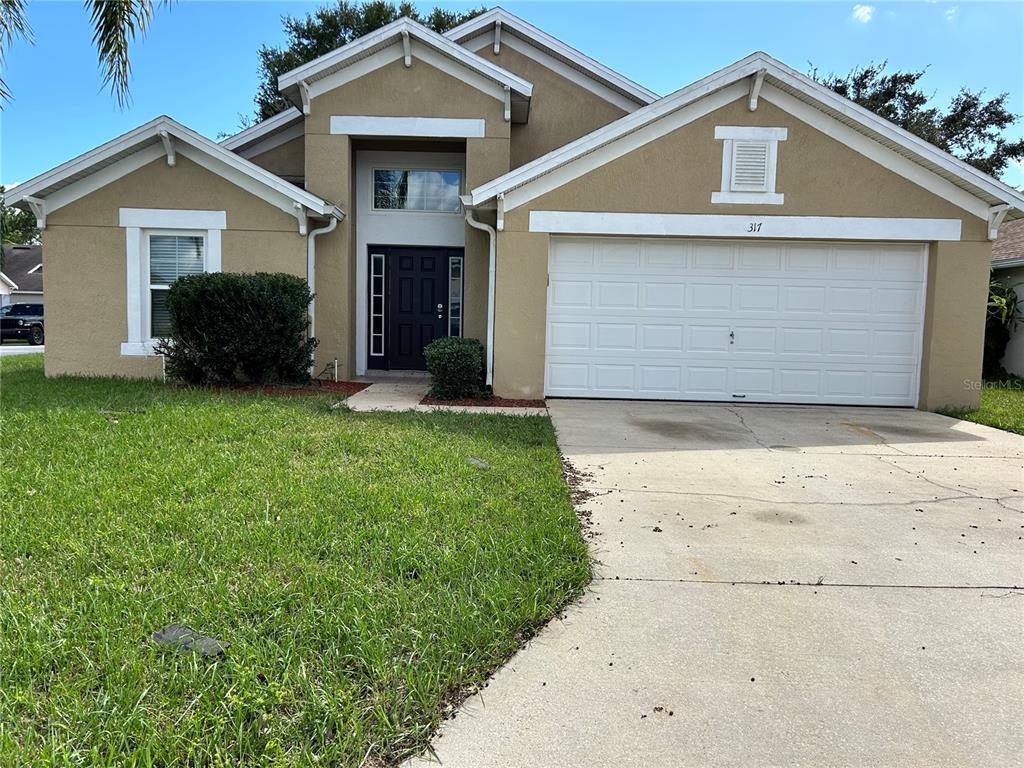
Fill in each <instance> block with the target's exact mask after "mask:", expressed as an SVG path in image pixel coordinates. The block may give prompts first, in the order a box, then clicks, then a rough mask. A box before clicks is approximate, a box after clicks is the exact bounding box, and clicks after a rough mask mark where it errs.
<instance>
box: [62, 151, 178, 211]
mask: <svg viewBox="0 0 1024 768" xmlns="http://www.w3.org/2000/svg"><path fill="white" fill-rule="evenodd" d="M161 157H164V148H163V146H162V145H160V144H150V145H149V146H148V147H143V148H142V149H140V150H139V151H138V152H135V153H134V154H131V155H128V156H127V157H125V158H122V159H121V160H118V161H117V162H116V163H113V164H111V165H107V166H104V167H103V168H100V169H99V170H98V171H96V172H94V173H91V174H89V175H88V176H85V177H83V178H81V179H79V180H78V181H76V182H75V183H74V184H69V185H68V186H66V187H61V188H60V189H58V190H57V191H56V192H53V193H51V194H50V195H48V196H47V197H46V210H47V212H48V213H53V212H54V211H56V210H59V209H60V208H63V207H64V206H65V205H68V204H70V203H73V202H75V200H78V199H80V198H83V197H85V196H86V195H88V194H91V193H93V192H95V191H96V190H98V189H102V188H103V187H105V186H107V184H110V183H112V182H115V181H117V180H118V179H120V178H121V177H123V176H127V175H128V174H129V173H132V172H133V171H137V170H138V169H139V168H142V167H143V166H145V165H149V164H150V163H151V162H153V161H154V160H157V159H159V158H161Z"/></svg>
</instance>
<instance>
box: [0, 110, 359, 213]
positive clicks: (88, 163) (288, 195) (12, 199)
mask: <svg viewBox="0 0 1024 768" xmlns="http://www.w3.org/2000/svg"><path fill="white" fill-rule="evenodd" d="M168 147H169V148H170V149H168ZM177 151H180V152H181V153H182V154H183V155H185V156H186V157H188V158H189V159H190V160H194V161H196V162H199V163H200V164H202V165H203V166H204V167H205V168H207V170H210V171H211V172H213V173H217V174H218V175H220V176H222V177H224V178H226V179H228V180H229V181H231V182H232V183H234V184H236V185H238V186H242V187H243V188H245V189H246V191H248V192H251V193H253V194H255V195H257V196H260V197H263V198H264V199H266V200H267V201H268V202H271V203H272V204H275V205H278V206H279V207H281V208H282V210H286V209H287V210H288V212H289V213H294V210H293V208H294V205H298V206H301V207H302V208H303V209H305V210H308V211H309V212H310V213H311V214H312V215H316V216H332V217H335V218H343V217H344V213H343V212H342V211H341V209H339V208H338V207H337V206H335V205H333V204H332V203H329V202H327V201H325V200H323V199H321V198H319V197H317V196H316V195H314V194H312V193H311V192H307V191H305V190H304V189H300V188H299V187H296V186H295V185H294V184H289V183H288V182H287V181H285V180H284V179H282V178H281V177H279V176H276V175H274V174H273V173H271V172H270V171H267V170H265V169H263V168H261V167H259V166H258V165H255V164H254V163H250V162H249V161H248V160H246V159H244V158H242V157H239V156H238V155H236V154H235V153H234V152H231V151H230V150H228V149H225V148H224V147H222V146H221V145H219V144H217V143H215V142H213V141H210V140H209V139H207V138H206V137H205V136H201V135H200V134H198V133H196V132H195V131H193V130H192V129H191V128H187V127H185V126H184V125H182V124H181V123H179V122H177V121H176V120H172V119H171V118H169V117H167V116H166V115H161V116H160V117H157V118H154V119H153V120H150V121H149V122H148V123H144V124H143V125H140V126H139V127H138V128H136V129H134V130H132V131H129V132H128V133H125V134H123V135H121V136H118V137H117V138H116V139H111V140H110V141H108V142H106V143H105V144H101V145H100V146H98V147H96V148H95V149H93V150H90V151H89V152H86V153H85V154H83V155H79V156H78V157H76V158H74V159H72V160H68V161H67V162H66V163H62V164H61V165H58V166H57V167H56V168H54V169H52V170H50V171H46V172H45V173H41V174H40V175H38V176H36V177H35V178H33V179H29V180H28V181H26V182H23V183H21V184H19V185H18V186H16V187H12V188H11V189H8V190H7V191H6V192H5V193H4V201H5V202H6V203H7V204H8V205H18V206H21V207H29V206H30V205H31V204H32V203H33V201H35V200H42V201H44V202H45V211H46V212H50V211H53V210H57V209H58V208H60V207H62V206H64V205H67V204H68V203H70V202H72V201H74V200H76V199H78V197H81V196H82V195H84V194H88V193H89V192H92V191H94V190H95V189H99V188H100V187H102V186H105V185H106V184H109V183H110V182H112V181H114V180H116V179H118V178H121V176H124V175H126V174H128V173H131V172H132V171H134V170H136V169H138V168H140V167H142V165H144V164H146V163H149V162H152V161H153V160H154V159H156V158H158V157H160V156H162V155H164V154H168V160H169V161H170V160H171V156H172V155H171V154H169V153H174V152H177ZM129 158H131V159H132V162H125V163H122V161H127V160H129ZM87 179H88V180H89V183H87V184H83V185H79V184H78V183H79V182H83V181H86V180H87ZM286 203H287V206H286V205H285V204H286ZM37 216H38V214H37Z"/></svg>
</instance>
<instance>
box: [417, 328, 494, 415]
mask: <svg viewBox="0 0 1024 768" xmlns="http://www.w3.org/2000/svg"><path fill="white" fill-rule="evenodd" d="M423 356H424V357H426V358H427V370H428V371H430V379H431V388H430V394H431V395H433V396H434V397H437V398H440V399H441V400H459V399H460V398H464V397H480V396H481V395H482V394H483V383H484V347H483V345H482V344H481V343H480V342H479V341H477V340H476V339H462V338H458V337H456V336H448V337H445V338H441V339H434V341H432V342H430V344H428V345H427V346H426V348H425V349H424V350H423Z"/></svg>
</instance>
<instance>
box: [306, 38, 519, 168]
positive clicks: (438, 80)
mask: <svg viewBox="0 0 1024 768" xmlns="http://www.w3.org/2000/svg"><path fill="white" fill-rule="evenodd" d="M504 110H505V106H504V103H503V102H502V101H500V100H499V99H496V98H494V97H492V96H489V95H488V94H486V93H483V92H482V91H479V90H477V89H476V88H473V87H471V86H469V85H467V84H466V83H464V82H462V81H461V80H458V79H456V78H454V77H452V76H451V75H449V74H447V73H446V72H442V71H441V70H439V69H437V68H436V67H432V66H431V65H430V64H427V63H426V62H425V61H422V60H420V59H417V58H416V57H415V56H414V57H413V64H412V66H411V67H409V68H406V66H405V64H404V63H403V62H402V61H401V60H398V61H393V62H391V63H390V64H385V65H384V66H383V67H381V68H380V69H377V70H374V71H373V72H370V73H368V74H366V75H363V76H362V77H360V78H359V79H357V80H352V81H350V82H348V83H345V84H344V85H341V86H339V87H337V88H334V89H332V90H330V91H328V92H326V93H323V94H321V95H319V96H317V97H315V98H314V99H313V100H312V101H311V103H310V114H309V117H307V119H306V133H307V135H308V134H326V133H330V129H331V126H330V123H331V115H376V116H380V117H410V116H415V117H462V118H483V119H484V120H485V121H486V130H485V132H484V135H485V136H486V137H488V138H508V135H509V124H508V123H506V122H505V119H504ZM308 167H309V164H308V163H307V168H308Z"/></svg>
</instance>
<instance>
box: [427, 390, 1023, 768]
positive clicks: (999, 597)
mask: <svg viewBox="0 0 1024 768" xmlns="http://www.w3.org/2000/svg"><path fill="white" fill-rule="evenodd" d="M549 408H550V410H551V414H552V417H553V419H554V421H555V425H556V428H557V430H558V436H559V443H560V445H561V447H562V450H563V451H564V453H565V454H566V456H567V457H568V458H569V460H570V461H572V463H573V464H574V465H575V466H576V467H577V468H578V469H580V470H583V471H585V472H588V473H590V474H591V478H590V480H589V481H588V483H587V487H588V488H589V489H590V490H591V491H592V492H593V493H595V494H596V495H595V496H594V497H593V498H592V499H591V500H590V501H589V502H588V503H587V504H586V507H587V508H588V509H589V510H590V511H591V512H592V520H593V525H594V528H595V529H596V531H597V532H598V536H597V538H596V539H595V544H594V550H595V555H596V556H597V557H598V558H599V559H600V560H601V565H600V566H599V567H598V571H597V578H596V580H595V582H594V584H593V586H592V589H591V590H590V592H589V593H588V594H587V595H586V596H585V597H584V599H583V600H581V601H580V602H579V603H578V604H576V605H574V606H572V607H571V608H570V609H569V610H568V611H567V613H566V616H565V618H564V619H563V620H558V621H555V622H553V623H552V624H550V625H549V626H548V627H547V628H546V629H545V630H544V631H543V632H542V633H541V634H540V636H538V637H537V638H536V639H535V640H534V641H533V642H531V643H530V644H529V646H528V647H527V648H526V649H524V650H523V651H522V652H520V653H519V654H518V655H517V656H516V657H515V658H513V659H512V661H511V662H510V663H509V664H508V665H507V666H506V667H504V668H503V669H502V670H501V671H500V672H499V673H498V674H497V675H496V676H495V678H494V679H493V680H492V681H491V683H490V685H489V686H488V687H487V688H486V689H485V690H484V692H483V694H482V695H478V696H475V697H473V698H472V699H470V700H469V701H468V702H467V704H466V706H465V707H464V708H463V710H461V711H460V713H459V714H458V715H457V717H456V718H455V719H454V720H452V721H450V722H449V723H447V724H446V725H445V727H444V728H443V729H442V732H441V733H440V734H439V736H438V737H437V738H436V739H435V741H434V745H433V747H434V749H435V750H436V753H437V756H438V757H439V758H440V761H441V763H442V764H443V765H445V766H451V767H452V768H486V767H487V766H495V767H497V766H502V767H503V768H515V767H517V766H522V767H523V768H525V767H526V766H551V767H556V766H558V767H568V766H587V767H588V768H592V767H600V766H609V767H611V766H615V767H616V768H622V767H624V766H826V765H827V766H868V765H870V766H929V767H933V766H965V765H979V766H980V765H991V766H997V765H998V766H1011V765H1022V764H1024V727H1022V726H1021V723H1020V713H1021V712H1022V711H1024V661H1022V656H1021V653H1020V649H1021V647H1024V645H1022V643H1024V591H1022V590H1021V589H1020V587H1021V586H1022V585H1024V538H1022V537H1024V471H1022V466H1024V438H1022V437H1019V436H1016V435H1011V434H1008V433H1005V432H1000V431H998V430H994V429H989V428H986V427H982V426H978V425H974V424H967V423H963V422H957V421H954V420H952V419H947V418H945V417H942V416H937V415H935V414H929V413H921V412H915V411H905V410H889V409H855V408H792V407H757V406H739V407H731V406H707V405H688V404H662V403H610V402H605V403H602V402H593V401H590V402H587V401H558V400H553V401H549ZM433 763H434V761H433V760H432V759H427V758H421V759H417V760H414V761H411V765H416V766H424V765H430V764H433Z"/></svg>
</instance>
